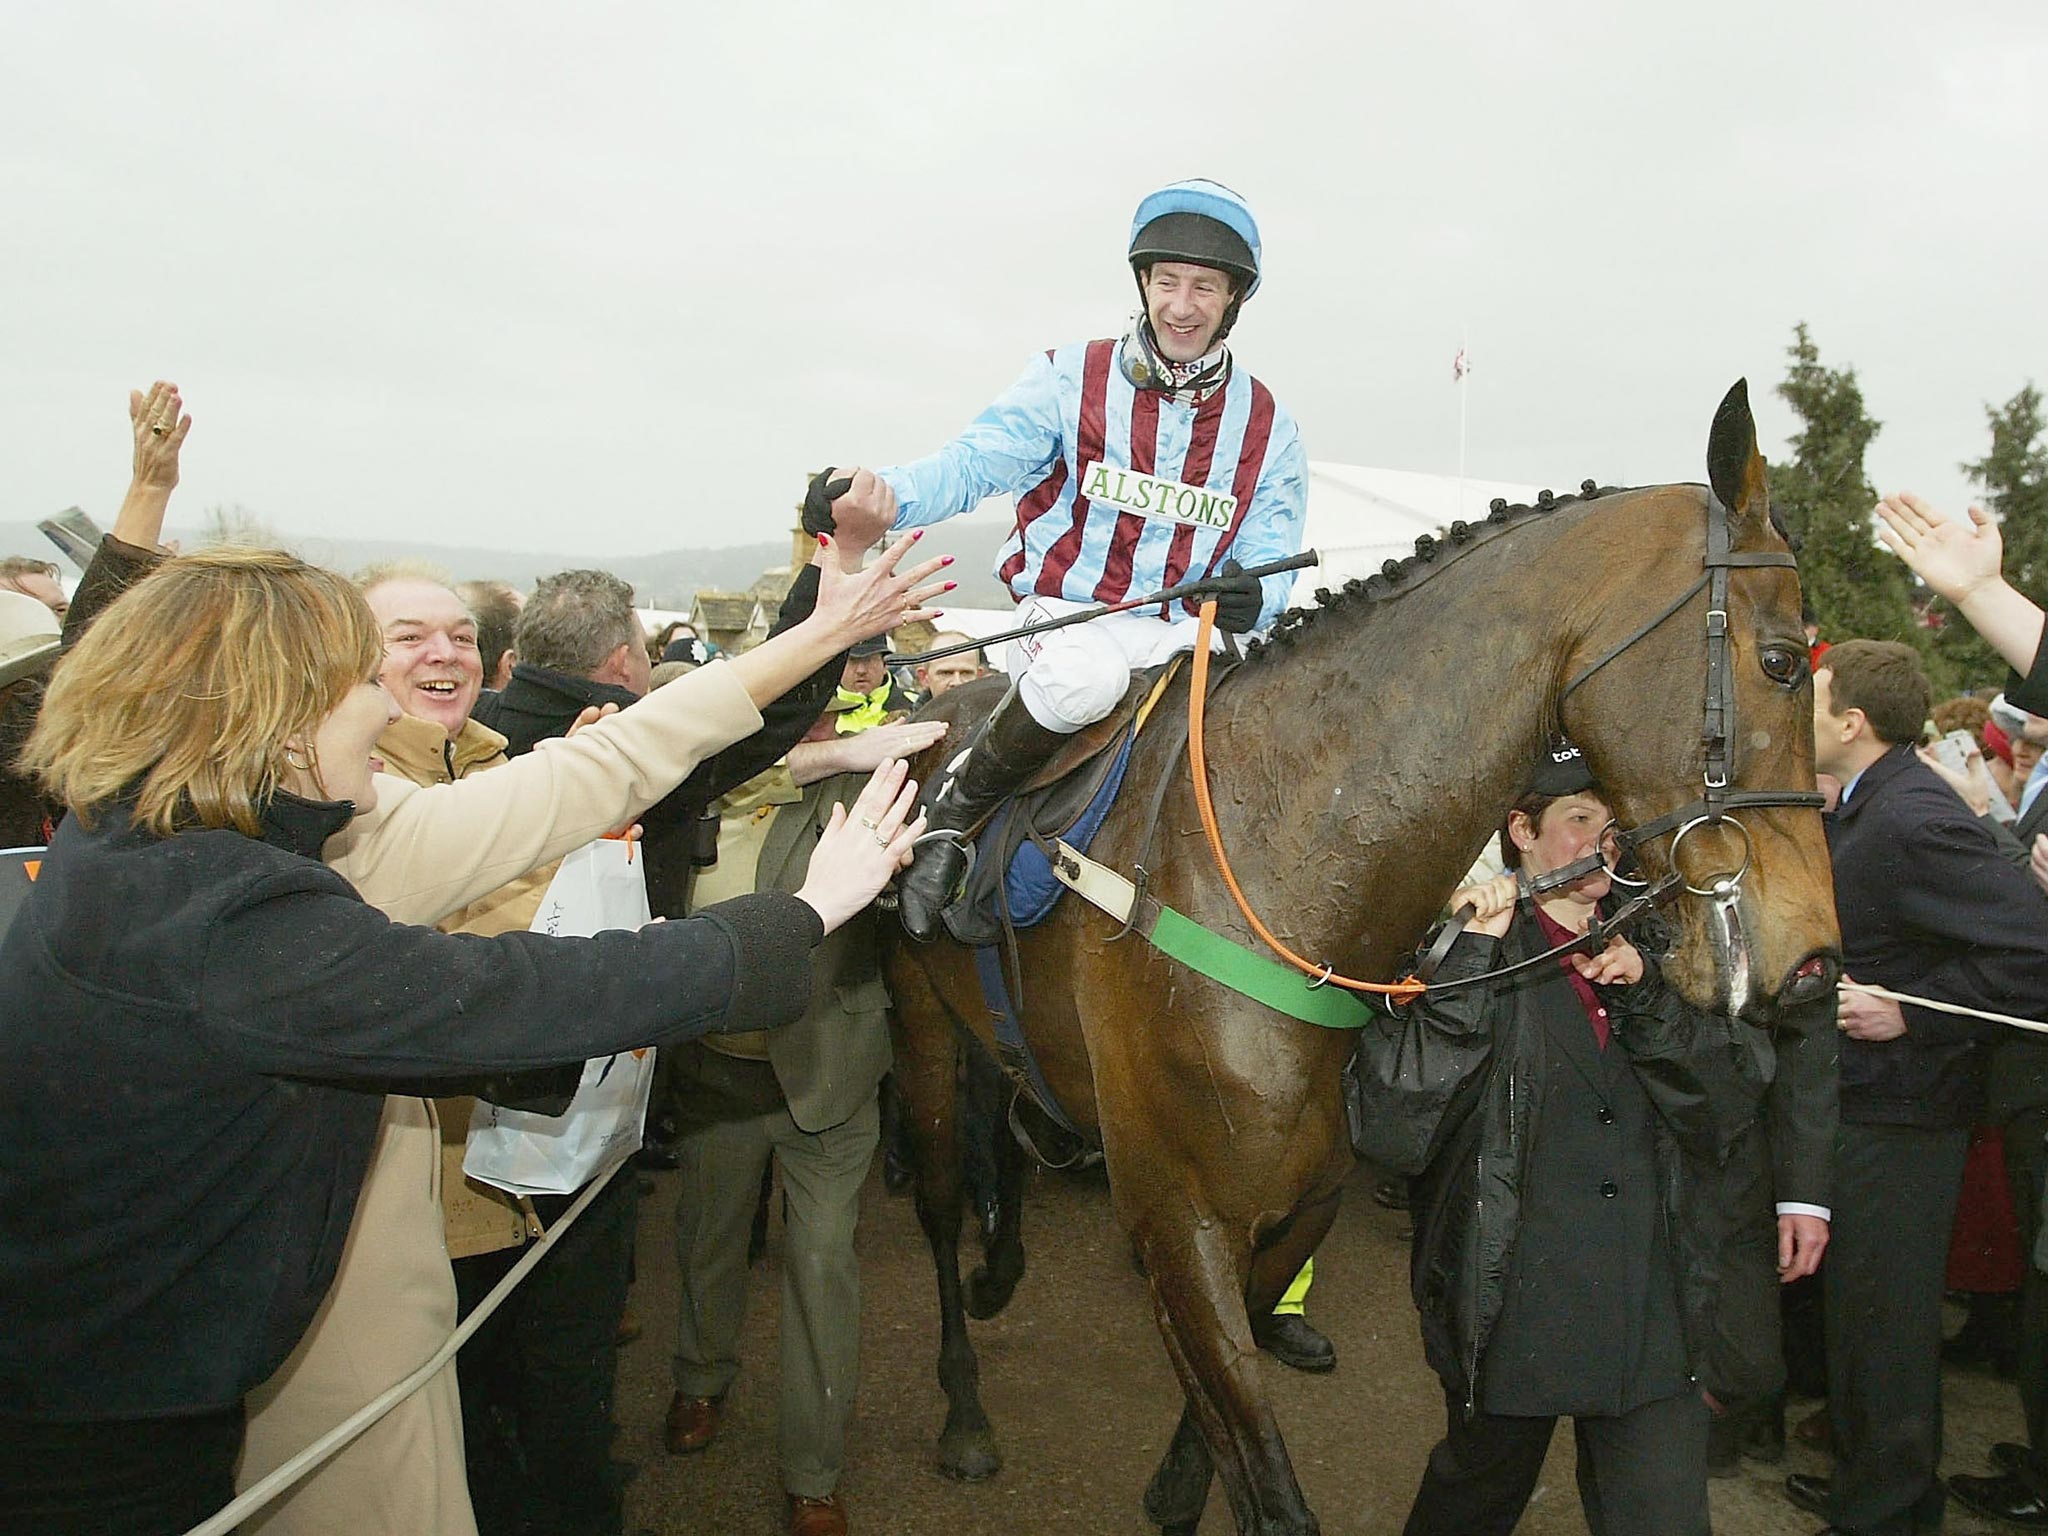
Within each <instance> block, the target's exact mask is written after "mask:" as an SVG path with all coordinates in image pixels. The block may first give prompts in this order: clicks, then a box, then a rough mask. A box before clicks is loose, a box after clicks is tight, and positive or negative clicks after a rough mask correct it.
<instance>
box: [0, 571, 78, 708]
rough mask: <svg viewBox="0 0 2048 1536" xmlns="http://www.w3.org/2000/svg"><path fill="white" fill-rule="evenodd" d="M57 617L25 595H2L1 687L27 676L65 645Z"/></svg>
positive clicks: (0, 621) (0, 608)
mask: <svg viewBox="0 0 2048 1536" xmlns="http://www.w3.org/2000/svg"><path fill="white" fill-rule="evenodd" d="M62 638H63V631H62V629H61V628H60V626H59V625H58V622H57V615H56V614H54V613H52V612H50V610H49V609H48V608H47V607H46V606H45V605H44V604H43V603H42V602H40V601H38V600H37V599H36V598H33V597H30V596H29V595H28V594H27V593H25V592H0V688H4V687H6V686H7V685H8V684H9V683H12V682H17V681H19V680H20V679H21V678H24V677H27V676H28V675H29V674H30V673H31V672H33V671H35V670H36V668H37V667H39V666H41V665H42V664H43V663H44V662H45V661H47V660H48V659H49V658H50V657H52V656H54V655H56V653H57V647H58V645H59V644H61V643H62Z"/></svg>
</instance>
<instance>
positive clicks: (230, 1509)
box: [185, 1154, 631, 1536]
mask: <svg viewBox="0 0 2048 1536" xmlns="http://www.w3.org/2000/svg"><path fill="white" fill-rule="evenodd" d="M630 1155H631V1154H628V1156H630ZM625 1163H626V1158H625V1157H621V1158H620V1159H619V1160H618V1161H617V1162H615V1163H613V1164H612V1165H611V1166H610V1167H609V1168H607V1169H605V1170H604V1171H603V1172H602V1173H600V1174H598V1176H597V1177H596V1178H594V1179H592V1180H591V1181H590V1183H589V1184H587V1185H585V1186H584V1189H583V1192H582V1193H581V1194H579V1195H578V1196H577V1197H576V1200H575V1203H574V1204H572V1205H571V1206H570V1207H569V1209H568V1210H566V1211H564V1212H562V1217H561V1219H560V1220H559V1221H557V1222H556V1223H555V1224H554V1225H553V1226H551V1227H549V1228H548V1229H547V1230H546V1231H545V1232H543V1233H542V1234H541V1235H540V1236H539V1237H537V1238H535V1239H534V1240H533V1241H532V1242H531V1243H529V1244H528V1245H527V1251H526V1252H525V1254H523V1255H522V1256H521V1257H520V1260H519V1262H518V1263H517V1264H515V1265H513V1266H512V1268H511V1270H510V1272H508V1273H507V1274H506V1276H505V1278H504V1279H502V1280H500V1281H499V1282H498V1283H497V1284H496V1285H494V1286H492V1287H491V1292H490V1294H489V1295H488V1296H486V1297H484V1299H483V1300H482V1301H481V1302H479V1303H478V1304H477V1309H476V1310H475V1311H474V1312H472V1313H470V1314H469V1316H468V1317H465V1318H464V1319H463V1320H462V1321H461V1323H459V1324H458V1325H457V1326H456V1329H455V1331H454V1332H453V1333H451V1334H449V1335H448V1340H447V1342H446V1343H445V1344H443V1345H442V1346H441V1347H440V1348H439V1349H437V1350H435V1351H434V1353H433V1354H432V1355H431V1356H429V1357H428V1358H427V1361H426V1363H425V1364H424V1365H422V1366H420V1368H419V1369H418V1370H416V1371H414V1372H413V1373H412V1374H411V1375H410V1376H408V1377H406V1378H405V1379H404V1380H403V1381H400V1382H398V1383H396V1384H395V1385H393V1386H391V1387H390V1388H388V1389H386V1390H385V1391H384V1392H382V1393H380V1394H378V1395H377V1396H376V1397H373V1398H371V1399H370V1401H369V1402H367V1403H365V1404H364V1405H363V1406H362V1407H361V1408H359V1409H357V1410H356V1411H355V1412H354V1413H352V1414H350V1415H349V1416H348V1417H347V1418H345V1419H343V1420H342V1421H341V1422H340V1423H339V1424H337V1425H335V1426H334V1428H332V1429H330V1430H329V1431H328V1432H327V1433H326V1434H324V1435H322V1436H321V1437H320V1438H319V1439H318V1440H315V1441H314V1442H313V1443H312V1444H311V1445H309V1446H307V1447H306V1448H305V1449H304V1450H303V1451H300V1452H299V1453H298V1454H297V1455H296V1456H294V1457H292V1458H291V1460H289V1461H287V1462H285V1463H284V1464H283V1465H282V1466H280V1467H278V1468H277V1469H276V1470H275V1471H272V1472H270V1473H269V1474H267V1475H266V1476H264V1477H263V1478H262V1479H261V1480H260V1481H258V1482H255V1483H252V1484H251V1485H250V1486H249V1487H248V1488H246V1489H244V1490H243V1491H242V1492H241V1493H240V1494H238V1495H237V1496H236V1498H235V1501H234V1502H233V1503H232V1504H229V1505H228V1506H227V1507H226V1508H224V1509H222V1510H220V1511H219V1512H218V1513H217V1514H215V1515H213V1516H212V1517H211V1518H209V1519H207V1520H204V1521H202V1522H200V1523H199V1524H198V1525H195V1526H193V1527H192V1529H191V1530H189V1531H187V1532H186V1533H185V1536H227V1533H228V1532H229V1531H232V1530H233V1529H234V1528H235V1527H236V1526H237V1525H239V1524H240V1523H241V1521H242V1519H243V1517H245V1516H247V1515H252V1514H254V1513H255V1512H256V1511H257V1510H259V1509H261V1508H262V1507H263V1506H264V1505H266V1504H268V1503H269V1502H270V1501H271V1500H272V1499H275V1498H276V1497H277V1496H278V1495H279V1494H280V1493H283V1492H284V1491H285V1490H286V1489H287V1488H289V1487H291V1486H292V1485H293V1484H294V1483H296V1482H298V1481H299V1480H300V1479H302V1478H303V1477H305V1476H306V1474H307V1473H309V1472H311V1471H312V1470H313V1469H314V1468H315V1467H317V1466H319V1465H320V1464H321V1463H322V1462H324V1461H325V1460H327V1458H328V1457H330V1456H332V1455H333V1454H334V1453H335V1452H336V1451H338V1450H340V1449H341V1448H342V1447H343V1446H345V1445H347V1444H348V1443H349V1442H350V1441H351V1440H353V1439H355V1438H356V1437H357V1436H358V1435H360V1434H361V1433H362V1432H363V1431H364V1430H366V1429H368V1428H369V1427H370V1426H371V1425H372V1424H374V1423H376V1422H377V1421H378V1420H379V1419H381V1418H383V1417H384V1415H385V1414H387V1413H389V1412H390V1411H391V1410H392V1409H393V1408H395V1407H397V1406H398V1405H399V1404H400V1403H402V1402H404V1401H405V1400H406V1399H407V1398H408V1397H410V1396H412V1394H413V1393H415V1392H417V1391H418V1390H419V1389H420V1388H421V1387H423V1386H425V1385H426V1384H427V1382H429V1381H431V1380H432V1379H433V1377H434V1375H435V1374H436V1373H437V1372H438V1371H440V1369H441V1368H442V1367H443V1366H445V1365H446V1364H447V1363H448V1362H449V1361H450V1360H452V1359H454V1358H455V1352H456V1351H457V1350H458V1349H460V1348H462V1346H463V1344H464V1343H465V1342H466V1341H467V1340H468V1338H469V1336H470V1335H471V1334H473V1333H475V1332H476V1331H477V1329H479V1328H481V1327H482V1326H483V1325H484V1322H485V1321H486V1320H487V1319H488V1318H489V1317H490V1315H491V1314H492V1313H493V1312H495V1311H497V1310H498V1307H499V1304H500V1303H502V1302H503V1301H504V1299H505V1298H506V1297H507V1296H510V1295H511V1294H512V1292H513V1290H514V1289H515V1288H516V1287H517V1286H518V1284H519V1282H520V1281H522V1280H524V1279H525V1278H526V1277H527V1275H528V1274H529V1273H531V1271H532V1269H533V1266H534V1265H536V1264H538V1263H539V1262H540V1261H541V1257H542V1255H544V1254H545V1253H546V1252H547V1251H548V1249H550V1248H551V1247H553V1246H554V1242H555V1239H556V1238H558V1237H560V1236H561V1235H562V1234H563V1233H564V1232H566V1231H568V1230H569V1228H570V1227H571V1226H573V1225H574V1224H575V1222H576V1218H577V1217H578V1216H581V1215H582V1214H583V1211H584V1208H585V1207H586V1206H588V1205H589V1204H590V1202H591V1201H592V1200H595V1199H596V1198H597V1194H598V1191H599V1190H601V1189H603V1188H604V1187H605V1185H607V1184H609V1183H610V1182H611V1180H612V1175H613V1174H615V1173H617V1172H618V1171H619V1169H621V1168H622V1167H624V1166H625Z"/></svg>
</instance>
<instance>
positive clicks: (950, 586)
mask: <svg viewBox="0 0 2048 1536" xmlns="http://www.w3.org/2000/svg"><path fill="white" fill-rule="evenodd" d="M959 585H960V583H959V582H957V581H949V582H947V583H946V590H947V591H948V592H950V591H952V590H953V589H954V588H955V587H957V586H959Z"/></svg>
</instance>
